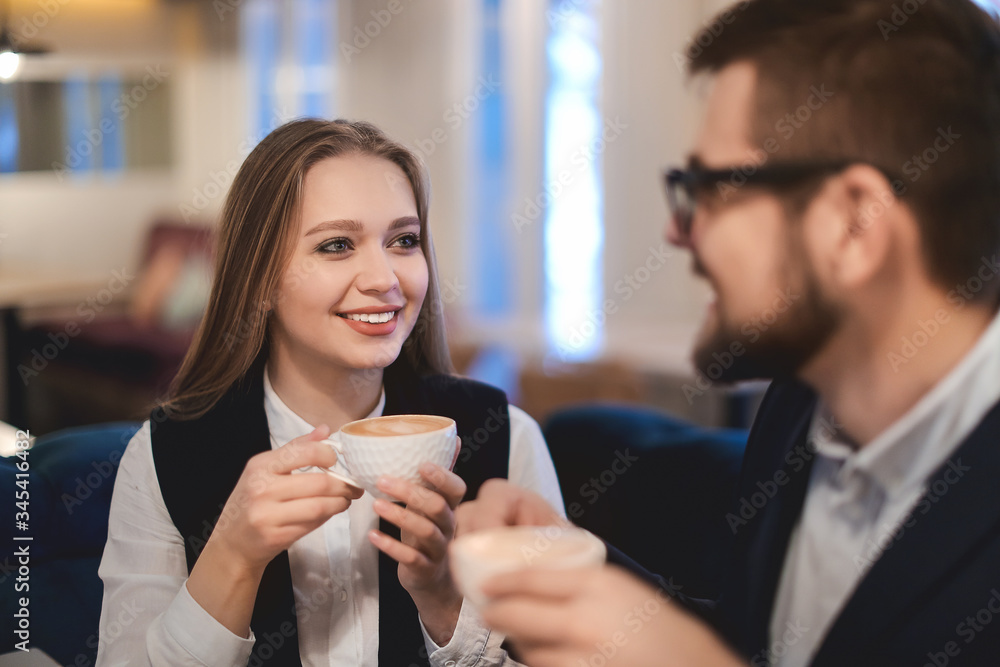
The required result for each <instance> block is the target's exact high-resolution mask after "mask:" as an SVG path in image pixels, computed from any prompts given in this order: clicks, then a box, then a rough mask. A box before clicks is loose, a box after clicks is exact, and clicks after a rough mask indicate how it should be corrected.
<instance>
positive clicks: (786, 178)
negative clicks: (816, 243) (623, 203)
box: [663, 160, 902, 236]
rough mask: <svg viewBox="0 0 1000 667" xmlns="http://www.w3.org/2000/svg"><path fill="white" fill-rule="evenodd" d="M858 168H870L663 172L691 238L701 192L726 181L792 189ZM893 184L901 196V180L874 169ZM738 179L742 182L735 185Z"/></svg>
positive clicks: (811, 165)
mask: <svg viewBox="0 0 1000 667" xmlns="http://www.w3.org/2000/svg"><path fill="white" fill-rule="evenodd" d="M854 164H868V163H867V162H864V161H863V160H834V161H826V162H823V161H818V162H782V163H779V164H774V165H769V166H768V165H765V166H760V167H756V168H755V169H754V170H753V171H751V172H749V173H747V166H746V165H739V166H735V167H727V168H725V169H706V168H704V167H702V166H701V165H699V164H696V163H695V164H691V165H689V166H688V167H687V168H686V169H678V168H671V169H666V170H664V172H663V185H664V187H665V188H666V193H667V204H668V206H669V207H670V214H671V215H672V216H673V217H674V220H675V221H676V224H677V228H678V230H679V231H680V233H681V234H683V235H684V236H687V235H688V234H690V232H691V224H692V223H693V222H694V209H695V203H696V201H697V192H698V191H699V190H702V189H704V188H706V187H711V186H716V185H718V184H719V183H724V182H726V181H734V182H733V183H732V186H733V187H734V188H740V187H743V186H747V185H749V186H755V185H765V186H790V185H794V184H796V183H797V182H801V181H804V180H807V179H810V178H814V177H816V176H821V175H823V174H835V173H837V172H840V171H843V170H844V169H847V168H848V167H850V166H851V165H854ZM872 166H873V167H874V168H875V169H878V170H879V171H880V172H882V174H883V175H884V176H885V177H886V178H887V179H888V180H889V182H890V184H891V186H892V189H893V192H894V193H896V194H901V191H900V190H901V189H899V188H897V183H899V184H900V185H901V183H902V182H901V181H900V179H899V177H898V176H897V175H895V174H893V173H892V172H890V171H889V170H887V169H883V168H882V167H878V166H875V165H872ZM734 179H740V180H739V182H738V183H737V182H735V180H734ZM679 188H683V189H684V195H683V196H684V197H685V198H686V203H682V201H681V196H682V195H681V194H680V193H679V191H678V190H679Z"/></svg>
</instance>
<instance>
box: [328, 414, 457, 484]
mask: <svg viewBox="0 0 1000 667" xmlns="http://www.w3.org/2000/svg"><path fill="white" fill-rule="evenodd" d="M455 435H456V434H455V421H454V420H453V419H449V418H448V417H438V416H436V415H386V416H383V417H372V418H371V419H361V420H359V421H354V422H351V423H349V424H345V425H344V426H343V428H341V429H340V430H339V431H337V432H336V433H333V434H331V435H330V437H329V438H327V439H326V440H325V441H324V442H325V443H326V444H328V445H330V446H331V447H333V448H334V449H335V450H337V463H336V464H335V465H334V466H333V467H332V468H329V469H327V472H328V473H329V474H331V475H333V476H334V477H336V478H338V479H341V480H343V481H344V482H347V483H348V484H350V485H351V486H356V487H358V488H359V489H364V490H365V491H367V492H368V493H370V494H372V495H373V496H375V497H376V498H383V499H385V500H395V498H392V497H390V496H388V495H387V494H384V493H382V491H380V490H379V489H378V479H379V477H381V476H382V475H391V476H393V477H400V478H402V479H405V480H408V481H410V482H413V483H415V484H421V483H423V478H422V477H421V476H420V466H421V465H423V464H424V463H434V464H436V465H439V466H441V467H442V468H448V469H451V466H452V464H454V462H455V453H456V447H457V444H458V442H457V439H456V437H455Z"/></svg>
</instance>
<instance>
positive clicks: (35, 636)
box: [0, 423, 139, 667]
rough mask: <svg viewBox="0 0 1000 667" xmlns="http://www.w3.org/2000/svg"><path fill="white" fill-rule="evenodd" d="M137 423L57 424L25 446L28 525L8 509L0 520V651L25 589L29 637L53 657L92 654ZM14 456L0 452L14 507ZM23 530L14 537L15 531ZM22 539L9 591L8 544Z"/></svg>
mask: <svg viewBox="0 0 1000 667" xmlns="http://www.w3.org/2000/svg"><path fill="white" fill-rule="evenodd" d="M138 428H139V424H137V423H113V424H100V425H97V426H84V427H79V428H71V429H66V430H63V431H57V432H55V433H51V434H49V435H45V436H42V437H39V438H38V440H37V441H36V442H35V445H34V447H32V448H31V449H29V450H28V459H27V460H28V462H29V464H30V467H29V477H28V482H29V483H28V490H29V492H30V497H29V502H30V505H29V514H30V521H29V526H30V528H29V530H28V531H26V532H22V531H18V530H16V528H15V525H14V521H13V516H11V517H10V519H9V520H7V521H4V522H3V526H2V527H0V591H2V594H0V653H6V652H10V651H13V650H15V644H16V643H17V642H18V638H17V636H16V635H15V634H14V629H15V626H14V620H15V619H14V613H15V611H17V609H18V606H17V601H18V598H21V597H28V598H29V600H30V603H29V606H28V609H29V614H30V633H31V634H30V642H29V645H30V646H31V647H34V648H38V649H41V650H43V651H45V652H46V653H47V654H49V655H50V656H52V657H53V658H54V659H55V660H57V661H58V662H59V663H60V664H63V665H75V666H77V667H86V666H87V665H93V664H94V660H95V657H96V654H97V628H98V621H99V619H100V613H101V596H102V590H103V589H102V586H101V581H100V579H99V578H98V576H97V567H98V565H99V564H100V561H101V554H102V552H103V551H104V542H105V540H106V539H107V535H108V509H109V507H110V505H111V492H112V489H113V488H114V481H115V475H116V474H117V472H118V462H119V461H120V460H121V455H122V452H123V451H124V450H125V446H126V445H127V444H128V441H129V440H130V439H131V438H132V435H133V434H134V433H135V432H136V430H137V429H138ZM16 461H17V459H9V458H4V457H0V498H3V502H4V503H5V504H6V506H7V507H13V502H14V497H15V494H14V492H15V490H19V489H17V487H16V486H15V482H16V477H15V473H16V472H17V468H16V467H15V463H16ZM15 534H17V535H21V536H24V535H30V536H31V537H32V538H33V539H32V540H31V541H30V542H25V541H17V542H15V541H14V539H13V537H14V535H15ZM25 544H27V545H29V554H30V564H29V568H30V572H29V574H28V578H27V581H26V583H27V584H28V586H29V588H28V590H27V591H21V592H17V591H15V585H16V584H17V583H18V578H19V577H20V578H22V579H23V576H21V575H19V573H18V568H19V565H18V558H17V556H15V549H16V548H17V547H19V546H21V545H25Z"/></svg>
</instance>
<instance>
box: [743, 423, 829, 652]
mask: <svg viewBox="0 0 1000 667" xmlns="http://www.w3.org/2000/svg"><path fill="white" fill-rule="evenodd" d="M810 418H811V414H810V415H808V416H806V417H805V418H804V419H802V420H801V421H800V423H799V424H798V425H797V427H796V430H795V434H794V436H793V438H792V440H791V443H792V447H791V448H790V449H789V450H788V452H794V451H796V450H797V449H798V448H801V449H800V450H799V451H807V450H806V443H807V436H808V433H809V421H810ZM808 451H811V450H808ZM812 462H813V457H812V456H810V457H809V458H804V457H802V464H801V466H802V467H800V468H798V469H797V470H796V469H795V466H794V465H793V464H791V463H789V462H788V461H787V459H782V461H781V465H780V466H778V467H776V468H775V470H776V471H777V470H780V471H781V472H783V473H784V474H785V475H787V476H788V480H789V481H788V483H787V484H786V485H785V486H783V487H781V488H780V489H779V491H778V492H777V493H776V494H775V496H774V498H772V499H771V500H770V501H769V504H768V507H767V511H766V512H765V513H764V515H763V516H762V517H761V525H760V531H759V533H758V539H757V540H756V541H755V544H754V547H753V548H752V549H751V550H750V552H749V555H750V561H749V565H750V569H749V572H748V574H749V575H750V576H749V577H748V579H747V589H748V605H749V609H752V610H756V613H754V614H752V615H751V616H750V619H751V621H750V622H751V624H752V626H753V635H752V636H754V637H756V638H758V640H763V641H762V642H761V643H760V645H761V646H766V643H767V638H768V636H769V634H770V624H771V616H772V615H773V612H774V602H775V598H776V597H777V593H778V587H779V585H780V584H781V572H782V570H783V569H784V564H785V555H786V552H787V550H788V542H789V540H790V539H791V536H792V531H793V530H794V528H795V526H796V524H797V523H798V521H799V516H800V515H801V514H802V506H803V504H804V502H805V496H806V490H807V489H808V488H809V475H810V471H811V470H812ZM795 465H798V464H795ZM775 474H777V473H775ZM766 479H773V477H772V478H763V479H762V480H761V481H764V480H766Z"/></svg>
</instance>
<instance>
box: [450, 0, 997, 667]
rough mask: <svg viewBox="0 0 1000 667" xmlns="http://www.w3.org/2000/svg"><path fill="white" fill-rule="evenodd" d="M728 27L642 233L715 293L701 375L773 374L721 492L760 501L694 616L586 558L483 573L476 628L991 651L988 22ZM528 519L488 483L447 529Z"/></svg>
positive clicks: (768, 20)
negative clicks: (547, 569)
mask: <svg viewBox="0 0 1000 667" xmlns="http://www.w3.org/2000/svg"><path fill="white" fill-rule="evenodd" d="M725 23H726V27H725V30H724V31H723V32H722V33H721V34H719V35H717V36H711V38H709V35H708V34H706V35H705V39H698V40H696V41H695V42H693V43H698V44H705V43H708V44H709V45H708V46H706V47H704V49H703V51H702V52H701V53H700V54H698V55H696V56H694V57H693V59H692V62H691V71H692V73H694V74H701V73H707V74H710V75H712V76H713V77H714V84H713V86H712V88H711V91H710V93H709V97H708V101H707V108H706V112H705V115H704V119H703V126H702V130H701V132H700V134H699V136H698V139H697V141H696V144H695V146H694V149H693V151H692V154H691V158H690V162H689V165H688V166H687V168H686V169H683V170H672V171H671V172H669V174H668V176H667V187H668V195H669V198H670V203H671V209H672V214H673V217H672V220H671V222H670V225H669V227H668V231H667V236H668V238H669V239H670V240H671V241H672V242H673V243H675V244H677V245H679V246H683V247H685V248H687V249H689V250H690V251H691V254H692V256H693V258H694V268H695V271H696V272H697V273H698V274H700V275H701V276H703V277H704V278H705V279H706V280H708V282H709V283H710V284H711V286H712V287H713V289H714V291H715V294H716V298H715V301H714V303H712V304H711V305H710V306H709V309H708V313H707V314H706V316H705V322H704V326H703V328H702V331H701V333H700V335H699V337H698V341H697V345H696V351H695V361H696V364H697V365H698V367H699V368H700V369H701V370H702V372H706V373H707V369H708V368H709V367H710V366H712V364H713V361H714V359H715V355H718V354H721V353H723V352H727V353H729V354H731V355H732V356H733V357H734V358H735V360H736V362H735V363H734V364H733V365H732V366H731V367H730V368H729V369H728V371H727V372H726V373H725V375H724V376H723V377H722V378H720V379H721V380H722V381H733V380H740V379H746V378H753V377H769V378H774V379H775V381H774V382H773V383H772V386H771V389H770V390H769V392H768V395H767V397H766V398H765V400H764V403H763V405H762V406H761V408H760V411H759V412H758V415H757V419H756V421H755V424H754V427H753V430H752V432H751V434H750V440H749V443H748V445H747V450H746V455H745V461H744V466H743V474H742V481H741V488H740V490H739V495H740V496H741V497H743V498H749V497H750V496H752V495H753V493H754V492H756V491H758V490H759V488H760V486H759V485H761V484H763V485H769V488H772V489H773V490H774V491H775V492H774V494H773V497H771V498H770V499H769V500H768V502H767V503H766V505H764V507H762V508H761V509H759V510H758V511H757V512H756V514H754V515H752V516H750V515H747V516H740V520H739V521H738V522H737V523H736V526H735V527H736V530H737V541H736V547H735V553H734V557H733V562H732V567H731V570H730V572H729V576H728V579H727V583H726V585H725V586H724V589H723V593H722V595H721V597H720V599H719V600H718V601H717V603H716V604H715V605H714V608H712V609H705V608H704V607H698V606H696V605H694V604H693V602H692V601H689V600H685V599H683V598H682V597H681V596H677V600H678V601H679V602H680V603H681V604H679V605H678V604H675V603H673V602H668V601H667V599H666V598H665V597H664V596H663V595H662V593H659V592H658V591H657V590H656V589H655V588H653V587H651V586H649V585H648V584H645V583H641V582H640V581H639V580H638V579H636V578H634V577H632V576H631V575H627V574H625V573H624V572H622V571H621V570H616V569H615V568H605V569H604V570H602V571H596V572H588V573H585V572H571V573H565V574H553V573H545V574H540V573H531V572H528V573H524V574H518V575H515V576H510V577H505V578H498V579H496V580H494V582H493V583H492V588H491V592H492V593H493V594H495V595H496V598H495V602H494V603H493V604H492V605H490V606H489V607H488V608H487V609H486V610H485V618H486V619H487V621H488V622H489V623H491V624H493V625H495V626H496V627H497V628H499V629H501V630H503V631H505V632H507V633H508V635H509V636H510V637H511V638H513V640H514V641H515V644H516V646H517V647H518V648H519V649H520V651H521V657H522V660H523V661H525V662H526V663H528V664H531V665H533V666H537V667H545V666H548V665H567V666H568V665H573V666H574V667H576V666H578V665H592V664H609V665H614V664H621V665H630V666H633V667H635V666H641V665H650V666H652V665H657V666H662V665H667V664H692V665H710V664H726V665H728V664H745V662H746V661H749V662H750V663H751V664H752V665H763V664H777V665H803V664H813V665H868V664H873V665H874V664H878V665H896V664H910V665H935V666H938V667H940V666H942V665H985V664H996V663H997V660H998V658H1000V494H998V493H997V492H996V485H997V480H998V479H1000V318H998V317H997V306H998V295H1000V275H998V274H1000V30H998V28H997V26H996V24H995V23H994V22H993V21H992V20H991V19H990V18H989V17H988V16H987V15H986V14H985V13H984V12H982V11H981V10H980V9H979V8H977V7H976V6H975V5H974V4H973V3H972V2H971V1H970V0H920V2H916V1H913V2H903V3H899V2H893V1H892V0H822V1H820V0H816V1H813V2H802V1H801V0H752V1H751V2H744V3H741V11H740V12H738V13H737V14H735V16H734V17H733V18H731V19H730V20H728V21H726V22H725ZM720 25H721V23H720ZM776 303H780V304H782V306H783V307H782V308H776V306H775V304H776ZM789 303H790V305H788V304H789ZM765 315H766V317H765ZM762 322H771V324H769V325H767V326H761V323H762ZM718 368H719V365H718V364H716V365H715V369H716V370H717V369H718ZM716 375H717V373H716ZM551 521H554V514H553V513H552V512H551V511H550V510H549V509H548V508H547V507H546V506H545V505H544V503H541V502H539V500H538V499H537V498H536V497H535V496H533V495H531V494H529V493H527V492H523V491H521V490H519V489H517V488H515V487H512V486H510V485H507V484H504V483H502V482H494V483H490V484H489V485H487V486H486V487H484V488H483V490H482V492H481V494H480V496H479V498H478V499H477V500H476V501H475V502H473V503H470V504H468V505H466V506H463V507H461V508H460V514H459V527H460V530H464V531H470V530H476V529H479V528H483V527H487V526H492V525H498V524H521V523H527V524H530V523H549V522H551ZM651 529H655V527H651ZM611 560H612V561H613V562H614V561H616V560H618V561H619V562H621V561H622V559H619V558H618V557H617V556H615V557H613V558H612V559H611ZM633 569H635V568H633ZM667 574H669V573H667ZM679 583H683V582H679ZM684 606H686V607H688V609H689V610H693V611H695V612H696V613H697V614H698V617H695V616H692V615H689V614H687V613H685V612H683V611H681V609H682V607H684ZM703 619H704V620H703Z"/></svg>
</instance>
